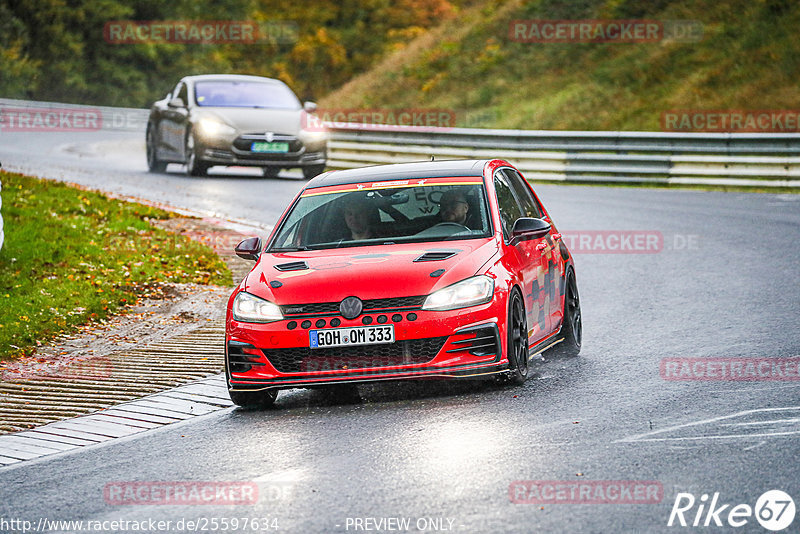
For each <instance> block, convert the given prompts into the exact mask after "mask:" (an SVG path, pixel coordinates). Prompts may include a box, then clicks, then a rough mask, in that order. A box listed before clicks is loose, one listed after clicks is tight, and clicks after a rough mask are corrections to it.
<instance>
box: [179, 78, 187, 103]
mask: <svg viewBox="0 0 800 534" xmlns="http://www.w3.org/2000/svg"><path fill="white" fill-rule="evenodd" d="M178 98H180V99H181V100H183V104H184V105H185V106H188V105H189V92H188V91H187V90H186V84H183V83H182V84H180V88H179V90H178Z"/></svg>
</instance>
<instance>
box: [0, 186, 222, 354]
mask: <svg viewBox="0 0 800 534" xmlns="http://www.w3.org/2000/svg"><path fill="white" fill-rule="evenodd" d="M0 182H2V193H1V194H2V215H3V221H4V230H5V243H4V244H3V248H2V250H0V360H6V359H12V358H16V357H20V356H24V355H30V354H32V353H33V352H34V350H35V348H36V346H37V345H38V344H41V343H44V342H46V341H48V340H50V339H52V338H53V337H55V336H56V335H58V334H60V333H64V332H68V331H71V330H73V329H74V328H75V327H76V326H78V325H82V324H86V323H87V322H91V321H97V320H100V319H103V318H105V317H108V316H109V315H111V314H113V313H115V312H118V311H120V310H123V309H124V307H125V306H126V305H129V304H135V303H136V302H137V301H138V300H139V299H140V298H142V297H149V298H153V297H158V296H159V295H160V294H161V287H162V285H163V284H164V283H197V284H218V285H230V284H231V283H232V280H231V273H230V271H229V270H228V268H227V267H226V266H225V264H224V263H223V262H222V260H221V259H220V258H219V257H218V256H217V255H216V254H215V253H214V251H213V250H212V249H210V248H209V247H207V246H205V245H202V244H200V243H197V242H195V241H192V240H190V239H189V238H187V237H184V236H179V235H175V234H170V233H168V232H166V231H164V230H161V229H158V228H155V227H154V226H152V225H151V224H150V223H149V222H148V221H149V220H152V219H168V218H170V217H171V214H170V213H169V212H166V211H163V210H160V209H157V208H153V207H149V206H143V205H141V204H135V203H132V202H124V201H119V200H113V199H109V198H108V197H106V196H104V195H102V194H100V193H97V192H93V191H85V190H81V189H77V188H75V187H71V186H68V185H66V184H62V183H59V182H54V181H49V180H40V179H37V178H31V177H28V176H23V175H20V174H13V173H7V172H3V171H0Z"/></svg>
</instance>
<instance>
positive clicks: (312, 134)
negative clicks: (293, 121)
mask: <svg viewBox="0 0 800 534" xmlns="http://www.w3.org/2000/svg"><path fill="white" fill-rule="evenodd" d="M300 138H301V139H302V140H303V141H304V142H306V143H318V142H321V141H327V139H328V131H327V130H324V129H314V130H300Z"/></svg>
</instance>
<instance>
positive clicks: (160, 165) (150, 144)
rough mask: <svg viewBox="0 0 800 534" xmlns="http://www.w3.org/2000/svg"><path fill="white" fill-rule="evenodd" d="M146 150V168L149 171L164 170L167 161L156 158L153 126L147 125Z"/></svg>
mask: <svg viewBox="0 0 800 534" xmlns="http://www.w3.org/2000/svg"><path fill="white" fill-rule="evenodd" d="M146 151H147V169H148V170H149V171H150V172H164V171H166V170H167V162H166V161H161V160H160V159H158V156H157V153H156V134H155V133H153V128H152V127H149V126H148V128H147V141H146Z"/></svg>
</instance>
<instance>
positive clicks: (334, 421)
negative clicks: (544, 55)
mask: <svg viewBox="0 0 800 534" xmlns="http://www.w3.org/2000/svg"><path fill="white" fill-rule="evenodd" d="M3 135H5V134H3ZM83 135H84V136H85V137H81V136H80V135H70V136H67V135H66V134H14V135H10V134H8V135H5V136H4V137H2V138H0V161H2V163H3V168H4V169H6V170H19V171H24V172H28V173H31V174H37V175H42V176H48V177H52V178H58V179H64V180H68V181H72V182H78V183H81V184H85V185H89V186H92V187H96V188H100V189H103V190H107V191H112V192H116V193H122V194H126V195H130V196H135V197H140V198H147V199H149V200H155V201H160V202H166V203H169V204H172V205H176V206H179V207H184V208H190V209H194V210H199V211H204V212H209V213H217V214H220V215H225V216H229V217H235V218H242V219H247V220H252V221H257V222H259V223H261V224H264V225H272V224H274V223H275V221H276V220H277V218H278V216H279V215H280V212H281V211H282V210H283V208H284V207H285V206H286V204H287V203H288V201H289V200H290V198H291V197H292V195H294V194H295V193H296V192H297V191H298V190H299V189H300V188H301V187H302V185H303V183H304V182H303V181H302V180H301V179H300V177H299V174H292V173H286V174H285V175H284V176H283V177H282V178H279V179H263V178H257V177H255V176H242V175H241V173H235V174H236V175H234V174H231V173H229V174H227V175H223V176H216V177H210V178H205V179H197V178H187V177H186V176H184V175H183V174H182V173H180V172H179V169H180V167H176V169H175V171H174V172H171V173H168V174H163V175H151V174H148V173H147V172H145V164H144V154H143V143H142V142H141V140H140V138H141V137H142V136H140V135H138V134H137V135H136V136H132V134H129V133H114V132H111V133H106V134H104V137H103V138H102V139H99V138H98V137H97V135H95V134H83ZM535 189H536V190H537V192H538V193H539V195H540V197H541V198H542V200H543V202H544V203H545V205H546V206H547V207H548V209H549V211H550V213H551V215H552V216H553V218H554V219H555V221H556V223H557V224H558V227H559V229H560V230H561V231H562V232H563V233H565V235H569V234H570V233H572V234H575V233H576V232H583V233H584V234H587V235H592V236H594V234H589V232H590V231H615V232H618V231H622V232H626V231H634V230H643V231H649V232H653V233H660V235H661V236H662V237H663V248H661V249H660V250H658V251H652V250H651V251H649V253H636V254H633V253H625V254H608V253H598V252H600V251H598V250H594V251H592V252H593V253H590V252H587V251H583V252H581V251H580V250H577V249H580V247H579V246H573V253H574V254H575V256H576V265H577V275H578V285H579V288H580V293H581V301H582V308H583V317H584V348H583V351H582V353H581V355H580V356H579V357H577V358H572V359H559V358H551V357H546V358H545V360H544V361H540V362H537V364H536V369H535V371H536V372H535V376H534V378H533V379H531V380H529V381H528V382H527V383H526V384H525V385H524V386H523V387H516V388H513V387H498V386H492V385H486V384H480V383H477V384H475V383H463V382H459V383H437V382H424V383H413V384H410V383H409V384H394V385H382V386H369V387H365V386H362V387H360V389H359V395H360V398H359V399H348V398H343V397H338V398H337V397H333V398H331V396H328V395H325V394H324V393H323V392H321V391H306V390H293V391H290V392H283V393H281V395H280V396H279V398H278V402H277V406H276V408H275V409H273V410H269V411H264V412H251V411H243V410H235V409H230V410H224V411H221V412H217V413H214V414H211V415H208V416H205V417H200V418H197V419H195V420H192V421H190V422H187V423H182V424H178V425H171V426H167V427H164V428H161V429H158V430H154V431H152V432H149V433H144V434H141V435H138V436H135V437H131V438H123V439H120V440H116V441H113V442H111V443H109V444H106V445H102V446H96V447H91V448H87V449H83V450H78V451H76V452H71V453H67V454H62V455H55V456H51V457H47V458H43V459H40V460H36V461H32V462H26V463H23V464H21V465H18V466H12V467H9V468H3V469H0V520H2V519H5V520H9V519H21V520H29V521H32V522H34V523H37V522H38V521H39V519H40V518H47V519H51V520H52V519H62V520H84V521H88V520H99V521H113V520H128V521H147V520H150V519H153V520H156V521H158V520H163V521H172V524H171V525H170V526H171V530H165V531H172V532H176V531H181V530H178V527H179V526H180V525H178V524H176V523H177V522H178V521H180V520H181V519H183V520H184V521H189V520H191V521H196V520H199V521H200V522H201V523H200V525H195V526H199V527H201V528H198V529H197V530H198V531H213V530H212V529H213V523H211V522H210V521H211V519H213V518H217V519H222V518H225V519H228V520H229V521H230V520H231V519H233V518H240V519H241V518H245V517H247V518H270V519H272V518H274V519H277V527H278V529H279V531H282V532H366V531H369V532H398V531H399V532H403V531H408V532H418V531H421V530H424V531H428V532H431V531H436V530H435V528H434V527H438V528H439V529H440V530H439V531H441V530H443V529H446V528H449V529H450V530H451V531H455V532H634V531H636V532H657V531H687V532H688V531H692V532H694V531H723V530H724V531H741V532H768V530H765V529H764V528H762V527H761V526H760V525H759V523H758V521H757V520H756V519H755V518H754V517H749V518H745V519H747V523H746V524H745V525H744V526H743V527H739V528H733V527H731V526H729V525H728V524H727V523H726V522H725V521H726V520H727V512H728V511H729V510H730V509H731V506H729V507H728V508H727V509H726V510H725V511H723V513H722V514H721V515H720V516H719V517H720V519H721V521H723V523H724V525H725V526H724V527H723V528H715V527H713V526H711V527H708V528H705V529H704V528H703V527H697V528H692V527H687V528H681V527H677V526H673V527H671V528H670V527H667V521H668V519H669V517H670V511H671V509H672V508H673V503H674V502H675V499H676V496H677V495H678V494H679V493H681V492H684V493H691V494H693V495H694V497H696V498H697V499H698V502H699V499H700V497H701V495H702V494H703V493H706V494H708V495H713V494H714V493H715V492H718V493H719V496H718V502H719V505H722V504H730V505H736V504H740V503H743V504H748V505H750V506H754V505H755V504H756V500H757V499H758V498H759V496H760V495H762V493H764V492H765V491H767V490H771V489H778V490H782V491H784V492H787V493H788V494H789V495H790V496H791V497H793V498H794V501H795V503H797V505H798V507H800V482H798V481H800V467H799V466H798V461H797V456H798V451H800V440H798V436H799V435H800V381H797V380H785V379H784V380H756V381H734V380H691V381H674V380H665V379H663V378H662V376H661V374H660V365H661V363H662V360H663V359H665V358H789V357H798V356H800V328H798V324H800V320H798V313H799V312H800V283H798V282H799V280H798V279H799V278H800V277H798V272H800V247H798V239H800V195H765V194H744V193H716V192H696V191H672V190H648V189H626V188H600V187H576V186H572V187H565V186H551V185H538V186H535ZM6 231H7V232H8V231H13V228H8V229H7V230H6ZM795 369H796V368H795ZM788 372H789V371H787V373H788ZM795 374H796V371H795ZM773 376H774V375H773ZM784 378H786V377H784ZM189 480H191V481H246V482H255V483H257V484H258V485H259V488H260V491H259V498H258V501H257V503H256V504H254V505H238V506H220V505H187V504H183V505H146V504H142V505H128V506H119V505H113V504H108V503H107V502H106V501H105V500H104V494H103V489H104V487H105V486H106V485H107V484H109V483H114V482H124V481H189ZM520 480H527V481H544V480H550V481H564V482H565V483H567V484H577V483H581V484H584V485H587V484H590V483H592V482H596V481H604V480H615V481H619V480H625V481H653V482H655V483H658V484H660V487H662V488H663V495H661V494H659V499H660V502H657V503H655V504H646V503H641V504H618V503H607V504H586V503H575V504H567V503H559V504H517V503H512V502H511V501H510V499H509V486H510V485H511V484H512V483H513V482H514V481H520ZM593 491H594V490H593ZM709 500H710V499H709ZM684 502H685V501H684ZM772 505H774V503H773V504H771V506H772ZM697 510H698V506H697V505H695V506H694V507H693V508H691V509H690V510H687V512H686V513H685V518H686V520H687V521H688V522H689V523H691V522H692V521H693V520H694V518H695V514H696V513H697ZM798 515H800V514H798ZM387 518H406V519H408V520H409V521H410V523H409V527H408V529H405V528H404V527H403V526H401V524H398V523H394V522H391V523H386V522H384V523H378V522H379V521H381V519H384V520H386V519H387ZM705 518H706V517H705V514H704V515H702V519H701V522H702V521H704V520H705ZM368 519H369V521H367V520H368ZM204 520H207V521H209V522H208V523H207V524H206V523H203V521H204ZM358 520H360V521H358ZM275 524H276V523H272V522H270V523H268V525H269V526H273V525H275ZM711 524H712V525H713V521H712V522H711ZM229 525H230V523H229ZM359 525H360V528H359ZM378 525H381V526H383V527H396V528H394V529H391V530H390V529H388V528H383V529H377V528H376V527H377V526H378ZM128 526H129V527H130V524H129V525H128ZM182 526H183V527H184V530H186V531H188V529H187V528H186V523H184V524H183V525H182ZM221 526H222V525H221V524H220V527H221ZM239 526H240V528H239V529H238V530H236V532H249V531H252V530H244V529H242V528H241V527H242V523H241V522H240V524H239ZM260 526H262V527H263V526H264V524H261V525H260ZM106 527H113V525H112V524H110V523H107V524H106ZM202 527H205V528H202ZM368 529H369V530H368ZM146 530H147V529H146ZM0 531H5V530H4V529H3V528H2V522H0ZM9 531H10V529H9ZM64 531H67V532H72V531H75V529H65V530H64ZM107 531H114V530H111V529H109V530H107ZM116 531H125V530H124V529H122V528H121V526H119V525H118V528H117V529H116ZM129 531H133V530H132V529H130V528H129ZM149 531H155V530H149ZM217 531H220V532H222V531H225V530H221V529H220V530H217ZM227 531H228V532H231V531H232V530H231V529H230V527H229V530H227ZM260 531H262V532H263V531H264V530H260ZM787 532H800V517H798V518H796V519H795V520H794V522H793V523H792V524H791V526H790V527H789V529H788V530H787Z"/></svg>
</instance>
